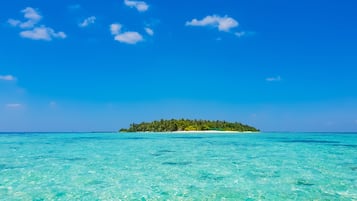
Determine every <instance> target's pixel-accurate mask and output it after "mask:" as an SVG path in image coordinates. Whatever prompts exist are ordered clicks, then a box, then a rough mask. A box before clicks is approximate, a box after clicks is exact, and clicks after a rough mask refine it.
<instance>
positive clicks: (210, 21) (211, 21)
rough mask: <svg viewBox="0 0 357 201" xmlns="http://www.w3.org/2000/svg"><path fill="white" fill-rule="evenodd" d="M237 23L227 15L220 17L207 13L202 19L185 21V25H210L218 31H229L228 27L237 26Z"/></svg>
mask: <svg viewBox="0 0 357 201" xmlns="http://www.w3.org/2000/svg"><path fill="white" fill-rule="evenodd" d="M238 25H239V23H238V22H237V21H236V20H235V19H233V18H231V17H228V16H227V15H226V16H224V17H220V16H218V15H211V16H210V15H209V16H206V17H205V18H203V19H202V20H197V19H193V20H191V21H188V22H186V26H202V27H203V26H211V27H216V28H218V30H219V31H226V32H228V31H230V29H232V28H234V27H237V26H238Z"/></svg>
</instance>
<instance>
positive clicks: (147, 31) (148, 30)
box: [145, 27, 154, 36]
mask: <svg viewBox="0 0 357 201" xmlns="http://www.w3.org/2000/svg"><path fill="white" fill-rule="evenodd" d="M145 32H146V33H147V34H149V35H150V36H153V35H154V30H152V29H151V28H148V27H146V28H145Z"/></svg>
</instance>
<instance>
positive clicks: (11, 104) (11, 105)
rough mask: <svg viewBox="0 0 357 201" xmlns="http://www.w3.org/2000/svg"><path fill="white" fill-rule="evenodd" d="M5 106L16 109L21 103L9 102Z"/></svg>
mask: <svg viewBox="0 0 357 201" xmlns="http://www.w3.org/2000/svg"><path fill="white" fill-rule="evenodd" d="M5 107H6V108H9V109H16V108H20V107H22V105H21V104H20V103H9V104H6V105H5Z"/></svg>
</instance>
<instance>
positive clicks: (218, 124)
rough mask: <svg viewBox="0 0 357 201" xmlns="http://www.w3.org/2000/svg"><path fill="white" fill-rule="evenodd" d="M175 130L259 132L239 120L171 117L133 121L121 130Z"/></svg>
mask: <svg viewBox="0 0 357 201" xmlns="http://www.w3.org/2000/svg"><path fill="white" fill-rule="evenodd" d="M175 131H231V132H232V131H233V132H259V129H256V128H254V127H252V126H248V125H245V124H242V123H239V122H226V121H210V120H189V119H171V120H164V119H161V120H160V121H152V122H142V123H139V124H136V123H132V124H130V127H129V128H122V129H120V130H119V132H175Z"/></svg>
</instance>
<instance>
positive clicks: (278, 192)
mask: <svg viewBox="0 0 357 201" xmlns="http://www.w3.org/2000/svg"><path fill="white" fill-rule="evenodd" d="M0 200H357V133H355V134H352V133H349V134H347V133H345V134H343V133H260V134H116V133H112V134H111V133H95V134H94V133H77V134H76V133H64V134H61V133H38V134H36V133H31V134H6V133H2V134H0Z"/></svg>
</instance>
